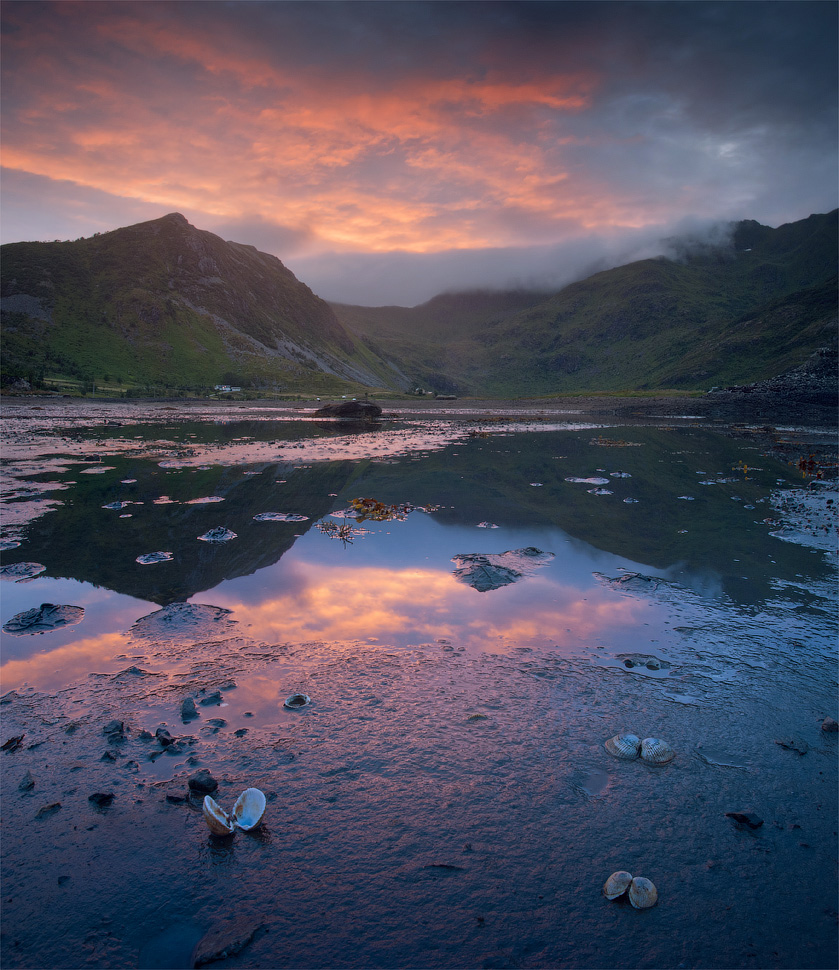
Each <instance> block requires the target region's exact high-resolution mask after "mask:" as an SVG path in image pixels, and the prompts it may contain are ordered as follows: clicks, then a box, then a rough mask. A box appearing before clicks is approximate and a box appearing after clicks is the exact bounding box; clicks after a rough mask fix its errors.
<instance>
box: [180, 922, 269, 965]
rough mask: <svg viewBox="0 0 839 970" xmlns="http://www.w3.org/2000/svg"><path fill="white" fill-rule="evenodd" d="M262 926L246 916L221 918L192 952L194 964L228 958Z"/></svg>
mask: <svg viewBox="0 0 839 970" xmlns="http://www.w3.org/2000/svg"><path fill="white" fill-rule="evenodd" d="M261 926H262V924H261V923H257V922H255V921H254V920H252V919H248V917H246V916H231V917H228V918H226V919H223V920H220V921H219V922H218V923H216V925H215V926H213V927H212V928H211V929H210V930H209V931H208V932H207V933H205V934H204V936H203V937H202V938H201V939H200V940H199V941H198V943H197V944H196V947H195V949H194V950H193V953H192V966H193V967H202V966H204V964H205V963H213V962H214V961H216V960H226V959H227V958H228V957H231V956H233V955H234V954H236V953H238V952H239V951H240V950H242V949H244V948H245V947H246V946H247V945H248V943H250V941H251V940H252V939H253V937H254V934H255V933H256V931H257V930H258V929H260V928H261Z"/></svg>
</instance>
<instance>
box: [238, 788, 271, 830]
mask: <svg viewBox="0 0 839 970" xmlns="http://www.w3.org/2000/svg"><path fill="white" fill-rule="evenodd" d="M264 814H265V795H263V793H262V792H261V791H260V790H259V789H258V788H246V789H245V790H244V791H243V792H242V794H241V795H240V796H239V797H238V798H237V799H236V804H235V805H234V806H233V814H232V815H231V816H230V817H231V819H232V820H233V823H234V824H235V825H237V826H238V827H239V828H240V829H243V830H244V831H245V832H248V831H250V829H255V828H256V827H257V825H259V823H260V822H261V821H262V816H263V815H264Z"/></svg>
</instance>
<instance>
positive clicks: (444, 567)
mask: <svg viewBox="0 0 839 970" xmlns="http://www.w3.org/2000/svg"><path fill="white" fill-rule="evenodd" d="M365 527H366V528H368V529H370V531H371V534H370V535H367V536H363V537H361V538H358V539H356V540H355V541H354V542H353V543H352V544H351V545H346V546H343V545H342V544H341V543H340V542H337V541H335V540H330V539H328V538H327V537H325V536H322V535H320V534H318V533H316V532H314V531H312V532H309V533H308V534H307V535H306V536H305V537H304V538H303V540H301V541H299V542H298V543H297V545H295V547H294V548H293V549H292V550H291V551H290V552H289V553H288V554H287V555H286V556H284V557H283V559H282V560H281V561H280V562H279V563H277V564H275V565H274V566H271V567H268V568H267V569H263V570H261V571H260V572H259V573H258V574H257V575H256V576H254V577H240V578H237V579H233V580H229V581H226V582H223V583H221V584H220V585H219V586H217V587H216V588H215V589H213V590H210V591H208V593H207V594H202V595H201V596H199V597H195V600H196V601H211V602H213V603H214V604H215V605H218V606H225V607H227V608H228V609H232V610H234V611H235V613H236V615H241V616H243V617H244V616H247V623H248V624H249V626H248V634H249V635H250V636H253V637H256V638H258V639H265V640H271V641H274V642H276V641H282V640H292V641H301V640H312V639H325V640H348V639H362V640H363V639H368V638H369V639H373V640H377V641H379V642H385V643H390V644H393V645H395V646H401V647H406V646H409V645H416V644H421V643H429V642H430V643H434V642H436V641H438V640H440V639H446V640H449V641H451V643H452V645H453V646H455V647H461V646H462V647H465V648H467V649H468V650H470V651H480V650H488V651H503V650H505V649H509V648H510V646H523V645H528V644H536V643H538V644H539V645H551V646H555V647H556V648H558V649H561V650H566V651H573V650H580V649H582V648H583V647H586V646H589V645H592V644H594V643H595V642H600V641H603V640H608V639H610V638H611V637H613V636H614V635H615V634H616V633H617V632H618V631H620V632H621V636H622V638H623V639H624V641H625V640H626V638H627V636H628V635H629V631H630V630H636V632H638V635H639V637H640V636H641V633H640V629H638V628H640V627H642V626H643V623H644V622H647V614H648V613H649V608H648V607H645V606H644V605H642V604H641V603H638V602H634V601H632V600H630V599H627V598H625V597H620V596H617V595H616V594H615V593H614V592H613V591H611V590H608V589H604V588H603V587H602V586H601V585H600V584H598V583H597V582H596V581H595V580H594V579H593V577H592V572H593V571H594V570H596V569H601V570H602V569H607V570H608V569H613V570H614V569H616V568H618V566H619V565H624V563H622V562H621V561H619V560H617V559H616V558H615V557H613V556H610V555H608V554H603V553H598V552H597V551H596V550H594V549H590V548H585V547H584V546H583V544H580V543H577V542H574V541H573V540H571V539H570V538H569V537H568V536H566V535H564V534H563V533H561V532H558V531H555V530H551V531H544V532H539V531H538V530H511V529H501V528H499V529H493V530H491V531H488V530H483V529H477V528H472V529H469V528H465V527H451V526H446V527H443V526H441V525H439V524H437V523H435V522H434V521H433V518H432V517H430V516H427V515H424V514H422V513H417V512H415V513H412V515H411V516H410V517H409V519H408V520H406V521H403V522H390V523H378V524H377V523H365ZM525 546H537V547H538V548H540V549H543V550H544V551H547V552H553V553H554V554H555V558H554V560H553V561H552V562H550V563H549V564H547V565H545V566H543V567H542V568H540V569H539V570H538V571H537V572H536V573H535V574H534V575H533V576H528V577H526V578H525V579H523V580H521V581H520V582H517V583H514V584H512V585H509V586H505V587H502V588H500V589H495V590H490V591H487V592H478V591H477V590H475V589H473V588H472V587H471V586H468V585H466V584H464V583H461V582H458V581H457V580H456V579H455V577H454V575H453V571H454V568H455V567H454V564H453V563H452V561H451V560H452V557H453V556H456V555H458V554H462V553H474V552H482V553H501V552H504V551H506V550H510V549H518V548H522V547H525ZM626 565H628V566H631V564H626Z"/></svg>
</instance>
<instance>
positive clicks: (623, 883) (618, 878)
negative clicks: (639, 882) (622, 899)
mask: <svg viewBox="0 0 839 970" xmlns="http://www.w3.org/2000/svg"><path fill="white" fill-rule="evenodd" d="M631 882H632V876H631V875H630V874H629V873H628V872H626V871H625V870H623V869H621V870H619V871H618V872H613V873H612V875H611V876H609V878H608V879H607V880H606V882H605V883H604V884H603V895H604V896H605V897H606V899H617V898H618V896H623V894H624V893H625V892H626V891H627V889H629V884H630V883H631Z"/></svg>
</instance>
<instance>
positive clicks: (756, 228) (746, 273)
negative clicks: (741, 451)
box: [333, 211, 837, 397]
mask: <svg viewBox="0 0 839 970" xmlns="http://www.w3.org/2000/svg"><path fill="white" fill-rule="evenodd" d="M674 248H675V249H676V250H677V251H678V246H676V247H674ZM836 252H837V212H836V211H833V212H831V213H828V214H825V215H811V216H809V217H808V218H807V219H804V220H801V221H800V222H797V223H788V224H785V225H783V226H780V227H778V228H777V229H772V228H770V227H767V226H761V225H760V224H759V223H757V222H754V221H753V220H749V221H744V222H741V223H737V224H736V225H735V226H734V227H733V232H732V234H731V243H730V245H729V246H727V247H720V246H711V245H696V244H695V243H690V242H689V241H686V242H684V243H683V245H682V251H681V253H679V254H678V255H679V258H676V259H673V258H668V257H664V256H659V257H655V258H652V259H645V260H639V261H637V262H634V263H628V264H625V265H623V266H618V267H615V268H613V269H609V270H603V271H600V272H598V273H595V274H593V275H591V276H589V277H587V278H585V279H583V280H579V281H577V282H575V283H571V284H569V285H568V286H565V287H563V288H562V289H561V290H558V291H556V292H554V293H551V294H548V295H544V294H541V295H540V294H537V295H534V299H533V300H532V301H531V302H529V303H528V302H527V300H526V299H525V295H524V294H522V295H521V298H520V302H521V306H520V307H518V308H515V307H514V306H512V305H511V303H510V299H509V298H510V296H511V293H512V292H514V291H510V293H507V294H505V295H503V296H501V297H498V298H497V302H496V307H495V311H496V312H494V313H493V311H492V309H491V304H492V299H491V295H490V294H488V293H487V292H486V291H482V292H476V293H474V294H473V296H474V304H475V305H480V306H482V308H483V313H484V324H483V326H476V325H475V322H474V317H473V314H472V313H471V310H472V309H473V308H469V309H467V310H466V311H463V310H462V309H461V307H462V306H463V305H464V304H468V303H469V300H468V296H469V295H468V294H464V293H461V294H456V295H442V296H439V297H435V298H434V299H433V300H431V301H428V302H427V303H425V304H421V305H419V306H417V307H413V308H410V309H406V308H387V307H381V308H363V307H349V306H344V305H341V304H333V308H334V309H335V311H336V315H337V316H338V319H339V320H341V321H342V322H343V323H344V324H345V325H346V326H347V328H348V329H350V330H352V331H353V332H354V333H356V334H357V335H358V336H359V337H360V338H361V339H364V340H366V341H368V342H369V343H370V345H371V346H372V347H374V348H375V349H376V351H377V352H378V353H379V354H383V355H388V354H389V355H392V356H394V357H398V358H399V359H400V360H402V361H403V367H409V366H410V369H411V370H412V372H413V373H416V374H418V376H419V380H420V382H423V381H425V382H427V383H428V384H430V385H431V386H433V387H435V389H440V390H444V391H445V392H447V393H460V394H473V393H479V394H485V395H488V396H501V397H503V396H510V395H513V394H518V395H524V396H539V395H542V394H546V393H557V392H559V393H561V392H574V391H588V390H595V389H601V390H627V389H641V390H643V389H649V390H653V389H656V388H672V389H685V390H702V389H707V388H708V387H709V386H711V385H714V384H738V383H739V384H745V383H750V382H753V381H758V380H764V379H767V378H770V377H772V376H774V375H776V374H779V373H781V372H782V371H785V370H788V369H789V368H790V367H794V366H798V365H799V364H801V363H803V362H804V360H806V359H807V357H809V356H810V355H811V354H812V353H814V352H815V351H816V350H818V349H819V348H820V347H822V346H832V345H834V344H835V343H836V303H837V301H836V275H835V274H836ZM540 296H541V297H542V298H540ZM504 300H506V301H507V302H506V303H503V301H504ZM446 301H448V310H449V320H448V326H447V327H441V326H440V324H439V317H440V314H441V307H442V305H443V304H444V303H445V302H446ZM502 304H503V305H502ZM431 337H433V339H434V340H435V341H436V344H433V345H432V344H431V342H430V340H429V338H431Z"/></svg>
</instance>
